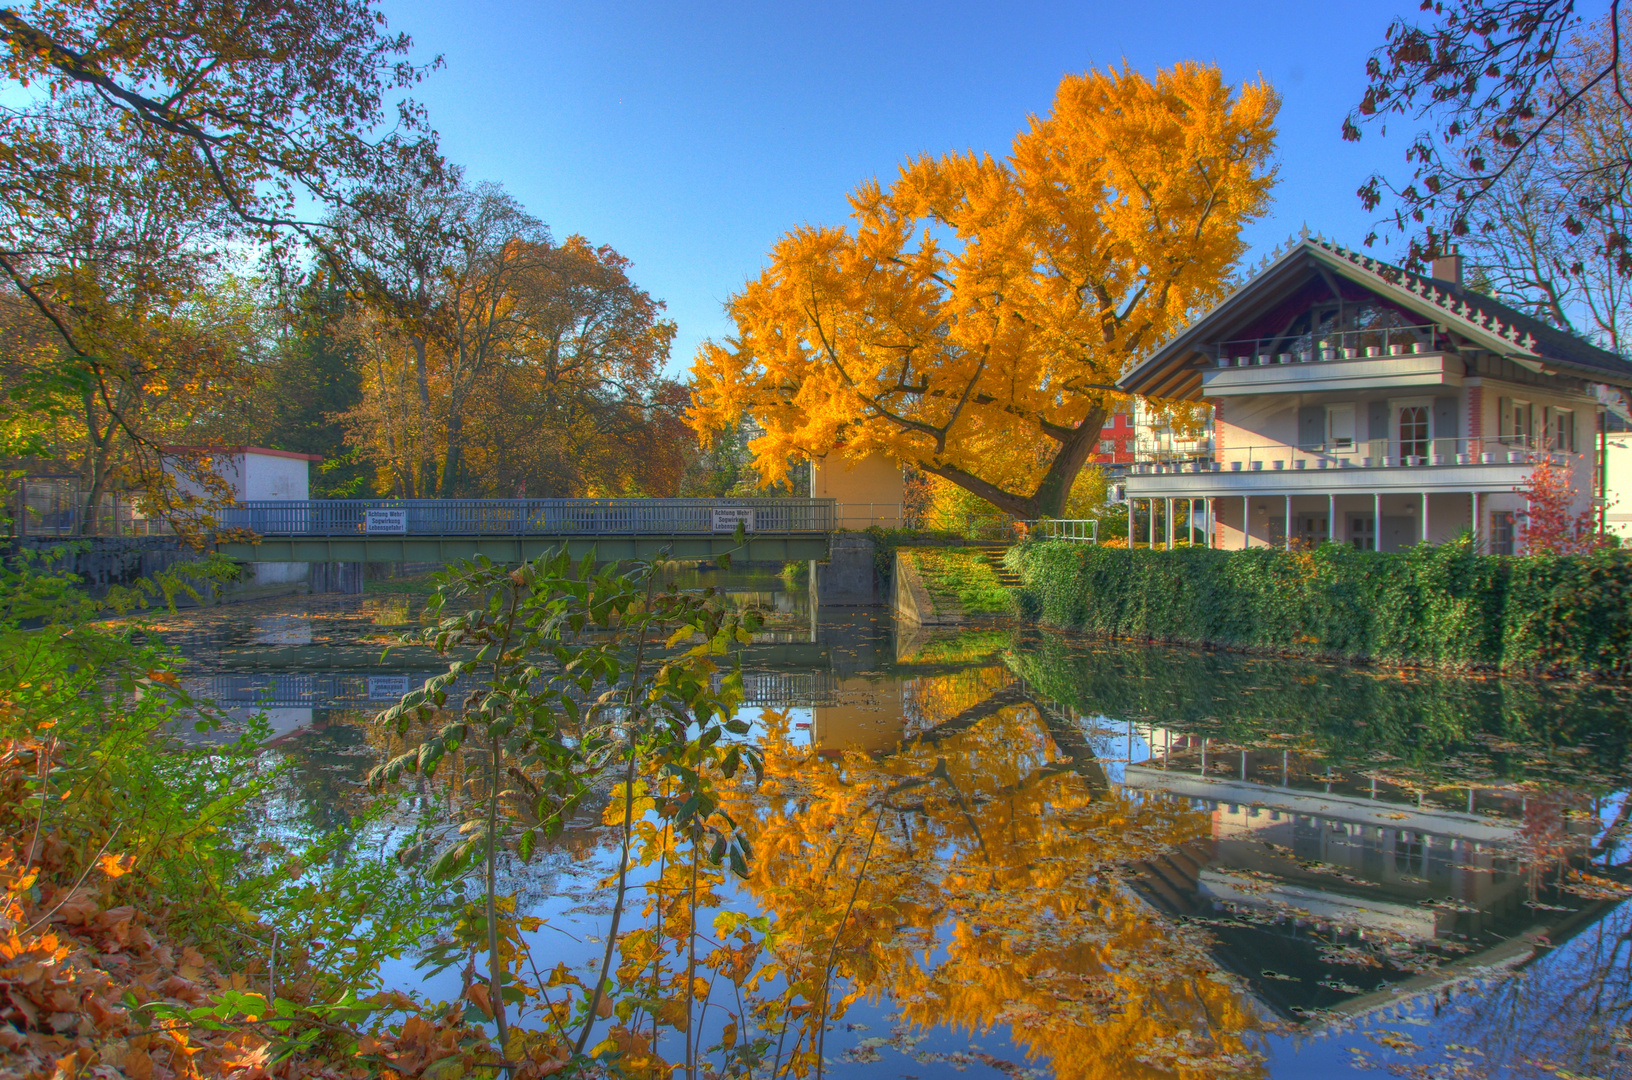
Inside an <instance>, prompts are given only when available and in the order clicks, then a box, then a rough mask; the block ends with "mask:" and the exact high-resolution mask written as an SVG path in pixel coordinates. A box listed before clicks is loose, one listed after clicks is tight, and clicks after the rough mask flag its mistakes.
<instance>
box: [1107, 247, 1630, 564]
mask: <svg viewBox="0 0 1632 1080" xmlns="http://www.w3.org/2000/svg"><path fill="white" fill-rule="evenodd" d="M1119 385H1120V386H1121V387H1122V388H1123V389H1124V390H1126V391H1128V392H1129V393H1133V394H1139V395H1142V396H1145V397H1150V398H1161V399H1167V400H1177V401H1191V402H1197V403H1204V404H1208V405H1211V406H1212V407H1213V410H1214V428H1213V446H1212V453H1211V454H1210V455H1209V457H1207V458H1204V459H1197V460H1191V461H1182V462H1161V461H1156V462H1139V463H1136V464H1135V465H1134V466H1133V468H1132V471H1131V474H1130V475H1129V476H1128V479H1127V497H1128V499H1129V501H1130V505H1132V506H1134V507H1135V508H1136V509H1140V510H1144V511H1146V513H1143V514H1140V515H1139V517H1140V519H1141V522H1142V523H1143V522H1147V521H1148V522H1154V521H1155V520H1156V518H1157V516H1158V514H1157V511H1158V510H1159V509H1161V508H1165V510H1166V514H1165V521H1167V522H1168V523H1169V524H1168V525H1167V526H1166V528H1165V529H1164V530H1163V531H1164V532H1166V533H1168V534H1169V535H1168V536H1166V537H1161V536H1156V535H1153V534H1154V529H1153V528H1152V529H1151V535H1149V539H1151V540H1154V541H1158V542H1159V541H1160V540H1162V539H1166V540H1167V541H1168V542H1169V543H1171V542H1172V539H1173V537H1172V536H1171V531H1172V524H1171V523H1172V522H1174V521H1175V520H1176V519H1175V516H1174V513H1173V509H1174V506H1175V504H1182V503H1184V502H1189V503H1190V507H1191V510H1192V515H1191V520H1192V521H1194V522H1196V523H1197V524H1198V525H1203V526H1204V528H1203V532H1204V534H1205V535H1206V536H1207V537H1208V542H1210V543H1211V544H1213V545H1214V546H1216V547H1220V548H1229V549H1236V548H1243V547H1262V546H1265V545H1275V546H1280V545H1287V546H1290V545H1291V544H1292V542H1293V540H1294V539H1301V540H1305V541H1309V542H1311V543H1318V542H1320V541H1325V540H1333V541H1337V542H1340V543H1349V544H1353V545H1354V546H1356V547H1361V548H1367V549H1374V550H1380V551H1399V550H1402V549H1404V548H1406V547H1409V546H1411V545H1413V544H1416V543H1417V542H1419V541H1421V540H1424V539H1426V540H1428V541H1430V542H1432V543H1441V542H1444V541H1447V540H1451V539H1454V538H1456V537H1457V536H1459V535H1460V534H1462V533H1463V532H1466V531H1468V530H1470V529H1471V530H1472V532H1473V534H1474V535H1475V537H1476V538H1477V539H1478V541H1479V543H1480V544H1481V545H1482V546H1483V547H1484V548H1485V550H1487V551H1492V552H1495V553H1512V552H1514V551H1519V550H1522V549H1523V529H1524V518H1525V509H1526V507H1525V499H1524V496H1523V495H1521V494H1518V493H1516V490H1515V489H1517V488H1519V487H1520V486H1521V485H1522V484H1523V483H1524V482H1525V480H1526V479H1527V478H1528V477H1529V476H1530V474H1531V472H1532V470H1533V469H1534V468H1535V466H1536V464H1537V463H1538V462H1540V461H1543V460H1552V461H1554V462H1556V463H1558V464H1559V465H1562V466H1566V467H1567V468H1568V470H1569V478H1570V484H1571V486H1572V487H1573V488H1574V489H1575V490H1576V492H1577V493H1578V495H1577V502H1578V505H1577V507H1576V509H1577V510H1584V509H1586V508H1588V507H1589V506H1591V505H1593V499H1594V497H1595V495H1596V494H1597V493H1598V490H1599V485H1600V475H1599V472H1598V468H1599V455H1600V453H1601V450H1600V440H1601V436H1600V431H1601V428H1602V425H1601V424H1600V421H1599V413H1600V411H1601V409H1602V406H1601V404H1600V401H1599V398H1598V396H1597V395H1596V393H1595V386H1607V387H1612V388H1629V387H1632V364H1629V363H1628V362H1627V361H1625V360H1623V359H1621V358H1620V357H1619V356H1616V355H1614V354H1613V353H1609V352H1605V351H1604V350H1602V349H1598V348H1595V347H1593V346H1592V345H1589V344H1588V343H1586V342H1584V341H1581V340H1579V339H1577V338H1575V337H1572V336H1570V335H1568V334H1565V333H1563V332H1561V331H1559V330H1557V329H1554V328H1553V327H1550V326H1547V325H1546V324H1544V323H1542V322H1540V321H1538V320H1536V319H1534V318H1531V317H1530V316H1527V315H1524V314H1523V313H1521V312H1518V311H1515V310H1514V309H1512V308H1510V307H1508V306H1506V305H1504V304H1501V303H1498V302H1496V301H1495V300H1492V299H1491V298H1489V297H1487V296H1485V295H1483V294H1481V293H1478V292H1475V291H1473V290H1471V289H1469V288H1467V287H1465V286H1464V285H1463V283H1462V273H1461V258H1460V257H1459V256H1456V255H1451V256H1447V257H1445V258H1441V259H1439V260H1437V261H1435V263H1434V265H1433V268H1432V272H1431V274H1429V275H1421V274H1415V273H1410V272H1408V271H1406V270H1403V269H1401V268H1399V267H1397V266H1391V265H1389V264H1387V263H1384V262H1380V261H1378V260H1377V259H1374V258H1371V257H1370V256H1367V255H1362V254H1360V253H1358V252H1353V251H1348V250H1345V249H1344V248H1342V247H1339V246H1338V245H1336V244H1333V243H1331V242H1329V241H1326V240H1324V239H1321V238H1318V237H1314V238H1311V237H1307V236H1306V237H1305V238H1303V239H1302V240H1301V241H1297V242H1294V243H1293V244H1292V245H1291V246H1290V248H1289V249H1288V250H1287V251H1286V252H1285V253H1284V254H1281V255H1280V256H1279V257H1278V258H1276V259H1275V260H1274V261H1273V262H1272V263H1270V264H1269V265H1268V266H1267V267H1266V268H1264V269H1263V270H1262V271H1261V272H1259V273H1258V274H1257V275H1256V276H1254V277H1253V278H1252V279H1251V280H1249V281H1248V282H1247V283H1246V284H1245V285H1243V286H1242V287H1241V288H1239V289H1238V290H1236V292H1235V293H1233V294H1232V295H1231V296H1230V297H1228V298H1227V299H1226V300H1224V301H1223V302H1222V303H1221V304H1219V305H1218V306H1217V307H1216V308H1214V309H1213V310H1212V311H1211V312H1209V313H1208V314H1206V315H1205V316H1203V317H1201V318H1200V319H1198V320H1196V321H1195V322H1194V323H1192V324H1191V325H1190V326H1189V327H1188V328H1186V329H1185V330H1184V331H1183V332H1182V333H1180V334H1179V335H1178V336H1177V337H1176V338H1174V339H1173V340H1172V341H1170V342H1168V343H1167V344H1166V345H1164V346H1163V347H1162V348H1161V349H1160V350H1159V351H1157V352H1156V354H1155V355H1153V356H1151V357H1150V358H1149V359H1148V360H1146V361H1145V362H1144V363H1142V364H1140V365H1139V366H1138V367H1136V368H1135V369H1133V370H1132V371H1130V372H1129V373H1128V374H1127V375H1125V376H1124V377H1123V378H1122V379H1121V380H1120V381H1119ZM1136 531H1137V532H1138V535H1137V536H1136V537H1135V540H1136V541H1145V540H1146V538H1147V533H1146V531H1145V528H1143V527H1141V528H1138V529H1137V530H1136ZM1198 539H1199V538H1198Z"/></svg>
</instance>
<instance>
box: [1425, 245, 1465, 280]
mask: <svg viewBox="0 0 1632 1080" xmlns="http://www.w3.org/2000/svg"><path fill="white" fill-rule="evenodd" d="M1429 274H1430V275H1431V276H1432V277H1434V278H1435V279H1436V280H1439V281H1448V282H1450V283H1451V284H1452V285H1460V284H1462V256H1461V255H1460V254H1458V253H1457V250H1456V246H1455V245H1454V244H1453V245H1452V246H1451V250H1450V251H1448V252H1446V253H1445V254H1444V255H1440V256H1439V257H1437V258H1436V259H1434V265H1433V269H1432V270H1430V271H1429Z"/></svg>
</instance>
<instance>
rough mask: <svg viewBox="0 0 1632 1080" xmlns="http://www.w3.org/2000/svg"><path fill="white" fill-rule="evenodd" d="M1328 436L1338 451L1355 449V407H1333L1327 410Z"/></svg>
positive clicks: (1333, 447) (1332, 445) (1334, 448)
mask: <svg viewBox="0 0 1632 1080" xmlns="http://www.w3.org/2000/svg"><path fill="white" fill-rule="evenodd" d="M1326 435H1327V438H1328V440H1329V441H1330V443H1331V447H1332V449H1333V450H1336V451H1345V450H1353V449H1354V406H1353V405H1333V406H1332V407H1331V408H1329V409H1327V410H1326Z"/></svg>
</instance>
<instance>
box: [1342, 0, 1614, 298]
mask: <svg viewBox="0 0 1632 1080" xmlns="http://www.w3.org/2000/svg"><path fill="white" fill-rule="evenodd" d="M1422 7H1423V10H1424V11H1425V12H1428V13H1429V17H1428V18H1426V19H1421V20H1412V19H1407V18H1400V19H1396V20H1394V21H1393V22H1392V23H1391V24H1390V25H1389V28H1388V34H1387V39H1386V41H1385V43H1384V45H1383V46H1382V48H1380V49H1378V50H1377V51H1376V52H1375V53H1374V54H1373V55H1372V56H1371V58H1370V60H1369V61H1367V65H1366V73H1367V76H1368V83H1367V86H1366V92H1365V96H1364V98H1363V99H1362V100H1361V102H1360V103H1359V105H1357V106H1356V107H1355V109H1354V111H1353V112H1352V113H1350V114H1349V116H1348V117H1347V118H1346V119H1345V120H1344V122H1343V137H1344V138H1345V139H1349V140H1358V139H1359V138H1360V137H1361V135H1362V126H1363V125H1370V126H1372V127H1375V128H1377V129H1379V131H1386V129H1387V124H1388V122H1389V120H1390V119H1397V120H1401V121H1404V122H1415V123H1420V124H1422V125H1423V127H1422V128H1421V129H1420V130H1418V131H1416V132H1414V133H1413V134H1412V135H1411V138H1410V142H1409V144H1408V145H1407V147H1406V154H1405V158H1406V162H1407V164H1408V166H1409V168H1410V170H1411V172H1410V177H1409V179H1408V180H1407V181H1406V182H1405V183H1403V184H1400V183H1397V182H1395V181H1391V180H1390V179H1389V178H1388V177H1386V176H1384V175H1381V174H1378V175H1374V176H1371V177H1370V178H1368V179H1367V181H1366V183H1365V184H1364V185H1362V186H1361V188H1360V191H1359V195H1360V198H1361V201H1362V202H1363V203H1364V204H1365V206H1366V208H1367V209H1375V208H1377V207H1379V206H1383V205H1384V204H1385V202H1386V203H1389V204H1391V205H1389V206H1387V207H1385V209H1386V210H1387V211H1388V213H1389V219H1388V220H1390V222H1391V224H1392V226H1393V227H1394V228H1395V229H1396V230H1398V231H1399V232H1400V233H1402V234H1404V235H1405V236H1406V238H1407V240H1408V244H1409V247H1408V251H1407V253H1406V261H1407V262H1408V263H1420V262H1421V261H1423V260H1424V259H1427V258H1431V257H1433V256H1434V255H1437V254H1440V253H1442V252H1443V251H1444V249H1445V248H1446V247H1447V245H1448V244H1450V243H1452V242H1454V241H1455V240H1456V239H1457V238H1460V237H1464V236H1469V235H1470V234H1474V233H1477V232H1478V231H1480V228H1481V224H1483V223H1488V222H1491V221H1496V222H1499V221H1500V219H1501V217H1502V216H1503V214H1504V213H1505V212H1507V211H1508V210H1510V209H1511V208H1512V206H1513V202H1512V200H1511V198H1504V197H1503V196H1504V194H1505V195H1508V196H1511V195H1512V185H1511V184H1510V183H1507V182H1508V181H1512V180H1518V182H1519V184H1520V186H1523V185H1524V183H1525V180H1524V176H1523V174H1525V173H1527V172H1530V171H1532V170H1533V169H1534V167H1536V166H1537V165H1540V166H1541V167H1543V168H1544V169H1545V171H1546V172H1547V173H1548V174H1549V179H1548V184H1547V190H1545V191H1544V192H1540V193H1539V194H1540V195H1541V197H1540V198H1537V199H1534V200H1529V204H1528V205H1527V207H1526V209H1527V210H1528V211H1529V216H1530V217H1532V218H1535V217H1536V216H1537V215H1540V216H1541V217H1542V218H1544V219H1545V225H1546V231H1548V232H1550V233H1553V234H1556V235H1559V236H1565V235H1568V236H1571V237H1580V236H1582V235H1583V234H1589V235H1590V234H1592V233H1594V232H1598V233H1602V234H1603V235H1604V238H1605V239H1606V240H1607V241H1608V245H1609V246H1608V249H1607V254H1608V255H1609V257H1610V259H1611V261H1612V262H1615V263H1616V264H1617V270H1618V272H1619V273H1621V274H1623V275H1625V274H1627V273H1632V252H1629V251H1628V250H1627V238H1626V232H1625V230H1624V228H1623V227H1622V224H1621V222H1622V220H1623V219H1624V214H1625V205H1626V196H1625V193H1626V190H1627V185H1628V183H1629V181H1632V144H1628V143H1627V142H1626V141H1625V140H1624V139H1609V140H1606V141H1602V142H1599V143H1597V145H1591V140H1588V143H1587V144H1582V143H1581V135H1582V127H1583V125H1585V126H1586V127H1589V128H1590V127H1598V128H1599V129H1600V134H1602V122H1603V117H1604V114H1605V113H1606V111H1607V112H1609V113H1618V114H1620V115H1622V116H1624V115H1625V114H1626V113H1627V112H1629V111H1632V99H1629V97H1628V95H1629V93H1632V77H1629V73H1628V72H1626V70H1625V65H1624V63H1623V60H1622V55H1621V42H1622V38H1623V36H1624V35H1623V30H1624V29H1625V28H1624V27H1623V26H1622V24H1621V13H1620V3H1619V0H1611V2H1610V3H1608V4H1607V5H1606V6H1605V7H1604V8H1602V9H1600V10H1599V11H1598V12H1595V13H1594V14H1593V15H1592V16H1590V17H1589V16H1584V15H1583V14H1582V13H1581V12H1579V11H1578V10H1577V8H1576V3H1575V0H1461V2H1452V3H1433V4H1428V3H1424V4H1423V5H1422ZM1572 143H1574V144H1576V145H1574V146H1573V148H1572V147H1571V145H1570V144H1572ZM1532 179H1534V178H1533V177H1532ZM1482 218H1483V219H1484V221H1483V222H1482V221H1481V219H1482ZM1375 235H1376V234H1375V233H1374V234H1373V238H1375Z"/></svg>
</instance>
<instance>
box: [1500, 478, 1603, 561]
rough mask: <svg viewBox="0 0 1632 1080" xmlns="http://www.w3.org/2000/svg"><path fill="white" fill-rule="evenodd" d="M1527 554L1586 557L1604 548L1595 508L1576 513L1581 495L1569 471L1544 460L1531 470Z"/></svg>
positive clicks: (1527, 490) (1527, 491)
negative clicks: (1574, 486)
mask: <svg viewBox="0 0 1632 1080" xmlns="http://www.w3.org/2000/svg"><path fill="white" fill-rule="evenodd" d="M1515 490H1516V491H1517V492H1518V493H1519V494H1521V495H1523V496H1524V500H1525V506H1526V508H1527V510H1526V516H1525V524H1524V550H1525V553H1526V554H1528V555H1584V554H1587V553H1588V552H1591V551H1595V550H1596V549H1598V548H1599V547H1602V546H1603V544H1604V538H1603V536H1602V535H1601V534H1600V533H1599V531H1598V515H1597V513H1596V511H1595V510H1594V509H1593V507H1591V506H1587V507H1586V508H1585V509H1583V510H1579V511H1576V510H1574V506H1575V504H1576V502H1577V501H1578V493H1577V492H1576V490H1575V488H1573V487H1571V486H1570V473H1569V469H1568V468H1567V467H1565V466H1563V465H1557V464H1554V463H1553V462H1552V461H1551V460H1544V461H1542V462H1540V463H1539V464H1537V465H1536V467H1535V468H1534V469H1532V470H1530V475H1529V476H1528V477H1526V478H1525V481H1524V485H1523V486H1522V487H1519V488H1516V489H1515Z"/></svg>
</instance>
